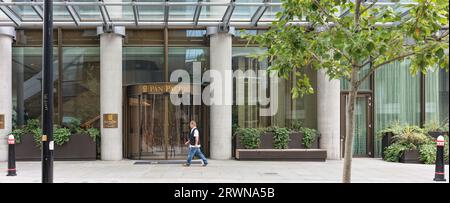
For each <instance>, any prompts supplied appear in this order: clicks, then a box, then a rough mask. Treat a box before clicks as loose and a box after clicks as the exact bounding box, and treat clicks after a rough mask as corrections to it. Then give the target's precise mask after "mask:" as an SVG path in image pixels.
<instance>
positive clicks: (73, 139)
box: [16, 134, 97, 161]
mask: <svg viewBox="0 0 450 203" xmlns="http://www.w3.org/2000/svg"><path fill="white" fill-rule="evenodd" d="M96 157H97V150H96V143H95V142H94V140H92V138H91V137H90V136H89V135H87V134H74V135H72V136H70V140H69V142H67V143H65V144H63V145H62V146H59V145H56V144H55V150H54V159H55V160H56V161H64V160H73V161H77V160H96ZM16 160H18V161H39V160H41V149H40V148H39V147H36V143H35V142H34V138H33V136H32V135H24V136H22V139H21V143H20V144H16Z"/></svg>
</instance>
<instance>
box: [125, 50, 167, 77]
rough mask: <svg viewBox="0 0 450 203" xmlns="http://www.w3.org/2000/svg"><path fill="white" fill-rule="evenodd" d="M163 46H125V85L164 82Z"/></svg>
mask: <svg viewBox="0 0 450 203" xmlns="http://www.w3.org/2000/svg"><path fill="white" fill-rule="evenodd" d="M163 75H164V48H163V47H124V48H123V78H124V79H123V83H124V85H132V84H141V83H150V82H164V77H163Z"/></svg>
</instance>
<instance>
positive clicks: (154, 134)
mask: <svg viewBox="0 0 450 203" xmlns="http://www.w3.org/2000/svg"><path fill="white" fill-rule="evenodd" d="M175 87H176V84H172V83H154V84H145V85H133V86H128V87H126V88H125V89H126V90H125V91H126V95H127V98H126V99H127V101H126V103H125V104H126V107H125V109H124V110H125V114H124V115H125V117H126V119H124V120H125V122H124V124H125V126H124V131H125V132H124V145H125V146H124V149H125V154H126V157H127V158H129V159H146V160H157V159H158V160H160V159H165V160H168V159H186V157H187V153H188V146H186V145H184V143H185V142H186V141H187V140H188V134H189V132H190V129H189V122H190V121H191V120H195V121H197V123H198V125H199V130H200V133H201V134H200V136H201V137H200V140H201V145H202V150H204V152H205V153H206V154H209V131H208V128H207V126H208V122H209V120H208V118H209V117H208V115H207V113H208V110H207V109H206V106H203V105H183V104H179V105H175V104H172V102H171V100H170V96H171V93H170V92H171V90H172V89H173V88H175ZM178 87H180V86H178ZM183 88H191V85H185V86H184V87H183ZM190 92H192V91H190ZM189 96H190V97H191V104H192V99H193V97H192V96H193V95H192V94H189Z"/></svg>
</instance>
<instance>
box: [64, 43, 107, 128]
mask: <svg viewBox="0 0 450 203" xmlns="http://www.w3.org/2000/svg"><path fill="white" fill-rule="evenodd" d="M62 52H63V56H62V58H63V62H62V71H63V72H62V73H63V74H62V75H63V77H62V109H63V118H62V122H63V123H67V122H70V121H71V120H72V119H79V120H81V122H86V121H88V120H91V119H93V118H95V117H97V116H98V115H100V50H99V48H98V47H63V48H62Z"/></svg>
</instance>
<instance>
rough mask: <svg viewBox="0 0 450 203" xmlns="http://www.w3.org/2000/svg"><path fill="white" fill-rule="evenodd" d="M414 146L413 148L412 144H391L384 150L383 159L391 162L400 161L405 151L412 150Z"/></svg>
mask: <svg viewBox="0 0 450 203" xmlns="http://www.w3.org/2000/svg"><path fill="white" fill-rule="evenodd" d="M412 148H413V146H411V145H404V144H400V143H394V144H391V145H390V146H389V147H387V148H386V150H385V151H384V158H383V159H384V160H385V161H389V162H399V161H400V157H401V156H402V155H403V153H404V152H405V151H406V150H410V149H412Z"/></svg>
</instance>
